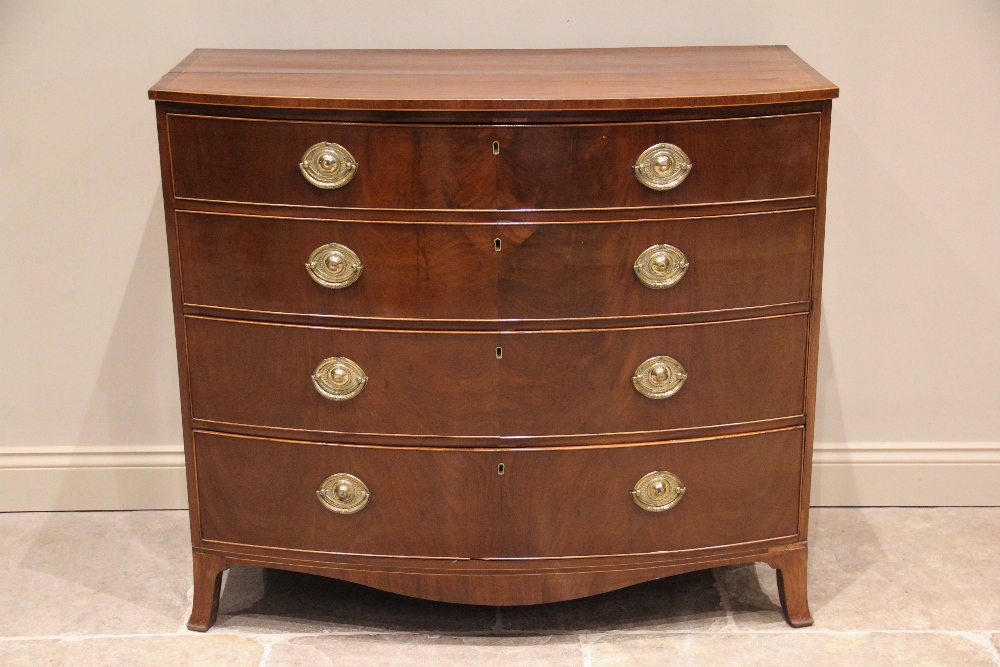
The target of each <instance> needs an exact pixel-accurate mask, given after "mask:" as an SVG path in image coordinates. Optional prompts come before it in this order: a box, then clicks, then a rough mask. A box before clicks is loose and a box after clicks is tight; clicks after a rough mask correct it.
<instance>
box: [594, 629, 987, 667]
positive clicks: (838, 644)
mask: <svg viewBox="0 0 1000 667" xmlns="http://www.w3.org/2000/svg"><path fill="white" fill-rule="evenodd" d="M588 648H589V651H590V657H591V662H590V664H591V665H592V666H593V667H626V666H627V667H632V666H633V665H658V664H669V665H670V667H703V666H704V665H711V666H712V667H831V665H871V666H872V667H914V666H915V665H919V666H920V667H996V663H995V662H994V661H993V657H992V656H991V655H990V652H989V649H987V648H986V647H984V646H982V645H980V644H976V643H974V642H972V641H970V640H969V639H966V638H964V637H960V636H957V635H949V634H943V633H929V632H920V633H856V634H855V633H844V634H831V633H822V632H808V631H805V632H804V631H801V630H800V631H788V632H772V633H768V632H760V633H742V632H741V633H729V634H719V633H714V634H713V633H704V634H683V633H677V634H659V635H628V634H618V635H616V634H607V635H603V636H601V637H599V638H597V639H596V641H594V642H593V643H592V644H589V646H588Z"/></svg>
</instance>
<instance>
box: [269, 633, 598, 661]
mask: <svg viewBox="0 0 1000 667" xmlns="http://www.w3.org/2000/svg"><path fill="white" fill-rule="evenodd" d="M583 664H584V662H583V650H582V648H581V646H580V643H579V640H578V639H577V637H576V635H567V636H565V637H556V638H550V637H517V638H513V637H502V638H501V637H436V636H432V635H411V634H403V635H323V636H319V637H298V638H295V639H291V640H289V641H288V642H285V643H278V644H275V645H274V646H272V648H271V653H270V655H269V656H268V658H267V660H266V662H265V663H264V665H265V667H314V666H316V665H378V666H379V667H397V666H398V667H424V666H428V667H458V666H462V667H468V666H469V665H474V666H475V667H522V666H523V667H538V666H539V665H544V666H545V667H582V666H583Z"/></svg>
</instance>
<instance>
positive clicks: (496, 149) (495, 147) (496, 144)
mask: <svg viewBox="0 0 1000 667" xmlns="http://www.w3.org/2000/svg"><path fill="white" fill-rule="evenodd" d="M493 154H494V155H500V142H499V141H494V142H493Z"/></svg>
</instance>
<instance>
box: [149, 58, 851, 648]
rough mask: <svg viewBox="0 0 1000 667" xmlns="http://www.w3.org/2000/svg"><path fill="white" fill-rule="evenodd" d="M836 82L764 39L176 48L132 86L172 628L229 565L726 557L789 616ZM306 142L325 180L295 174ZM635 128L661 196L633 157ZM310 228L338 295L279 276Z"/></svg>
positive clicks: (422, 572)
mask: <svg viewBox="0 0 1000 667" xmlns="http://www.w3.org/2000/svg"><path fill="white" fill-rule="evenodd" d="M837 93H838V91H837V89H836V87H834V86H833V85H832V84H831V83H830V82H829V81H827V80H826V79H824V78H823V77H822V76H820V75H819V74H817V73H816V72H815V71H813V70H812V69H811V68H810V67H809V66H808V65H806V64H805V63H804V62H802V61H801V60H800V59H799V58H798V57H797V56H795V54H793V53H792V52H791V51H789V50H788V49H787V47H705V48H648V49H606V50H601V49H593V50H588V49H583V50H559V51H532V50H527V51H224V50H198V51H195V52H194V53H192V54H191V55H190V56H189V57H188V58H187V59H186V60H185V61H184V62H182V63H181V64H180V65H178V67H177V68H175V69H174V70H173V71H171V72H170V73H168V74H167V75H166V76H165V77H164V78H163V79H162V80H161V81H160V83H158V84H157V85H156V86H154V87H153V88H152V89H151V90H150V93H149V94H150V97H151V98H152V99H154V100H156V103H157V123H158V129H159V139H160V165H161V171H162V175H163V190H164V203H165V209H166V222H167V230H168V235H167V238H168V245H169V251H170V271H171V280H172V285H173V298H174V316H175V327H176V328H175V331H176V334H177V348H178V363H179V368H180V377H181V399H182V409H183V420H184V434H185V457H186V461H187V473H188V492H189V502H190V517H191V539H192V553H193V558H194V585H195V586H194V602H193V609H192V613H191V618H190V620H189V623H188V627H190V628H191V629H194V630H206V629H208V628H209V627H210V626H211V625H212V624H213V623H214V621H215V615H216V613H217V609H218V602H219V594H220V588H221V581H222V576H221V575H222V572H223V571H224V570H225V569H226V568H228V567H231V566H233V565H252V566H264V567H276V568H284V569H289V570H296V571H301V572H310V573H315V574H322V575H326V576H332V577H338V578H341V579H345V580H348V581H353V582H357V583H361V584H365V585H369V586H376V587H379V588H382V589H385V590H389V591H394V592H397V593H402V594H406V595H414V596H419V597H423V598H427V599H434V600H442V601H447V602H462V603H469V604H492V605H514V604H535V603H545V602H554V601H559V600H567V599H571V598H576V597H582V596H586V595H592V594H596V593H600V592H604V591H608V590H613V589H615V588H621V587H624V586H629V585H632V584H636V583H639V582H643V581H649V580H651V579H655V578H658V577H663V576H668V575H671V574H677V573H680V572H687V571H691V570H697V569H702V568H708V567H716V566H721V565H728V564H735V563H751V562H755V561H760V562H765V563H768V564H769V565H771V566H772V567H774V568H775V569H776V570H777V571H778V582H779V591H780V598H781V604H782V609H783V611H784V613H785V617H786V619H787V620H788V622H789V623H790V624H791V625H793V626H796V627H798V626H802V625H808V624H810V623H812V619H811V617H810V615H809V608H808V603H807V595H806V570H807V567H806V562H807V555H806V554H807V546H806V539H807V528H808V503H809V492H810V478H811V467H812V466H811V460H812V442H813V430H814V423H815V415H814V412H815V387H816V364H817V354H818V342H819V321H820V320H819V305H820V284H821V277H822V258H823V229H824V217H825V194H826V171H827V154H828V142H829V128H830V109H831V100H832V98H834V97H836V96H837ZM321 142H335V143H337V144H339V145H341V146H342V147H343V148H344V149H346V150H347V151H349V152H350V154H351V155H352V156H353V157H354V159H355V160H356V161H357V169H356V172H355V173H354V175H353V178H352V179H351V180H350V181H349V182H346V184H343V183H342V184H340V185H341V187H337V188H332V189H327V188H320V187H317V186H316V185H314V184H313V183H311V182H310V181H309V180H307V179H306V178H305V176H304V175H303V173H302V171H301V170H300V166H299V163H300V161H301V160H302V159H303V155H304V154H305V153H306V151H307V150H308V149H310V147H312V146H314V145H315V144H319V143H321ZM658 144H671V145H674V146H676V147H678V148H679V149H680V150H682V151H683V153H684V154H685V155H686V156H687V157H688V159H689V160H690V162H691V165H692V166H691V169H690V170H689V171H688V172H687V173H686V177H685V178H684V179H683V181H682V182H680V183H679V184H678V185H676V187H673V188H669V189H665V190H655V189H651V188H649V187H646V186H645V185H643V183H641V182H640V181H639V180H638V179H637V177H636V172H635V170H634V168H633V165H634V164H635V163H636V160H637V158H638V156H639V155H640V154H642V153H643V152H644V151H646V149H648V148H650V147H652V146H655V145H658ZM670 150H673V149H670ZM665 166H669V165H665ZM329 244H339V245H338V246H336V247H343V248H346V249H348V250H347V251H348V252H349V253H353V254H354V255H356V256H357V257H358V258H359V261H360V263H361V264H362V265H363V269H362V268H358V267H355V268H354V269H352V271H354V274H355V275H354V277H356V278H357V279H356V280H355V281H354V282H353V283H351V284H349V285H348V286H346V287H343V288H340V289H332V288H331V287H330V286H329V285H326V286H324V285H323V284H320V282H317V280H314V279H313V278H312V277H311V276H310V273H309V272H308V271H307V269H306V262H307V261H309V258H310V256H311V255H312V253H313V252H314V251H315V250H317V249H318V248H321V247H323V246H328V245H329ZM664 245H669V246H671V247H673V248H675V249H677V250H678V251H680V252H681V253H682V254H683V258H684V263H686V264H685V265H686V272H685V273H684V275H683V277H682V278H681V279H680V280H679V281H678V282H676V284H674V285H673V286H671V287H668V288H666V289H653V288H651V287H650V286H649V285H648V284H644V282H643V279H641V278H640V277H639V275H638V274H637V272H636V271H635V270H633V264H635V262H636V261H637V258H638V257H640V255H642V254H643V253H644V252H645V251H647V249H649V248H653V247H663V246H664ZM650 252H652V251H650ZM671 252H673V251H671ZM348 259H349V257H348ZM338 266H343V265H337V264H336V263H334V264H331V265H330V267H331V268H330V270H336V269H337V268H338ZM662 268H663V267H660V269H662ZM315 269H316V267H315V266H314V267H313V269H312V270H313V271H314V272H315ZM660 269H657V270H660ZM358 271H360V275H357V272H358ZM639 273H641V271H640V272H639ZM645 279H646V281H647V283H648V281H649V277H648V276H646V278H645ZM331 358H332V359H334V361H332V362H328V363H332V364H333V365H332V366H327V368H328V369H337V368H339V369H340V370H341V371H343V373H344V374H340V375H338V374H336V373H334V374H333V375H329V376H323V375H322V374H320V375H318V376H316V378H318V379H315V378H314V376H313V374H314V373H315V372H317V368H318V366H319V364H320V362H323V361H324V360H325V359H331ZM345 360H349V362H347V361H345ZM647 360H652V361H650V362H649V363H652V364H654V366H653V368H654V369H655V368H659V369H661V370H660V372H659V375H656V374H655V373H654V375H652V376H648V377H646V376H644V378H640V379H638V380H634V379H633V374H634V373H636V372H637V368H639V367H640V366H642V365H643V364H644V362H647ZM657 360H659V361H657ZM664 360H666V361H664ZM338 364H339V365H338ZM351 364H356V367H354V366H352V365H351ZM655 364H660V365H659V366H656V365H655ZM677 364H680V365H677ZM681 366H682V367H683V371H682V372H683V373H684V374H685V375H684V381H683V385H682V386H681V387H680V389H679V390H678V391H677V392H676V393H675V394H674V395H671V396H669V397H668V398H663V399H654V398H649V397H647V396H646V395H644V394H642V393H640V391H639V390H638V389H637V387H639V388H643V387H645V389H644V391H647V392H648V391H650V390H649V388H648V387H649V382H653V383H654V384H655V383H656V382H661V381H667V379H669V377H674V378H675V379H676V377H678V376H669V374H668V369H673V370H670V371H669V372H670V373H676V372H681V371H679V369H680V368H681ZM352 368H357V369H360V372H363V373H364V374H365V376H366V378H367V383H366V384H365V385H364V387H363V389H362V390H361V391H360V393H356V395H353V396H351V397H350V398H348V400H331V398H330V396H333V397H334V398H336V397H337V392H338V391H341V389H338V387H339V386H341V385H338V384H337V383H340V382H341V381H342V380H344V379H345V378H349V377H350V374H351V373H355V370H352ZM345 369H346V370H345ZM330 372H331V373H333V371H332V370H331V371H330ZM338 372H340V371H338ZM317 382H318V383H319V384H315V383H317ZM324 382H325V383H327V384H325V385H324V384H323V383H324ZM329 383H333V384H329ZM644 383H646V384H644ZM343 386H353V385H350V384H349V383H348V384H347V385H343ZM317 387H320V388H323V387H325V389H324V391H325V392H326V393H327V395H326V396H324V395H321V393H320V391H318V389H317ZM331 387H332V389H331ZM331 391H332V392H333V393H332V394H331V393H330V392H331ZM344 475H347V477H345V476H344ZM345 480H346V481H345ZM642 480H649V481H648V483H645V482H642ZM644 483H645V484H646V486H642V484H644ZM324 485H325V486H324ZM634 489H635V490H634ZM364 493H368V494H369V495H367V496H365V495H364ZM634 494H635V497H633V496H634ZM664 494H667V495H664ZM359 498H361V499H363V500H364V501H365V502H362V503H361V505H351V504H350V503H353V502H356V501H357V500H358V499H359ZM664 499H672V500H671V501H670V502H669V503H667V500H664ZM661 501H662V502H661ZM658 502H661V504H660V505H657V503H658ZM365 503H366V504H365ZM358 507H360V509H358ZM345 508H346V509H345ZM657 509H659V510H662V511H654V510H657ZM335 510H336V511H335ZM353 510H356V511H353Z"/></svg>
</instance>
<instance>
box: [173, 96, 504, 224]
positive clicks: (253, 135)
mask: <svg viewBox="0 0 1000 667" xmlns="http://www.w3.org/2000/svg"><path fill="white" fill-rule="evenodd" d="M168 122H169V129H170V143H171V151H172V153H173V154H174V156H175V157H174V159H173V178H174V188H175V195H176V196H177V197H179V198H182V199H206V200H222V201H233V202H262V203H269V204H300V205H306V206H328V207H347V208H351V207H362V208H404V209H411V208H412V209H419V208H430V209H442V208H460V209H489V208H493V202H494V200H495V199H496V157H495V156H494V155H493V141H494V140H495V138H496V131H495V130H494V129H493V128H491V127H489V126H475V125H472V126H455V125H448V126H436V125H388V124H351V123H306V122H283V121H251V120H241V119H229V118H211V117H203V116H181V115H170V116H168ZM322 141H328V142H333V143H338V144H341V145H342V146H344V147H345V148H346V149H347V150H348V151H350V152H351V154H352V155H353V156H354V158H355V160H357V162H358V170H357V173H356V174H355V176H354V178H353V179H352V180H351V181H350V182H349V183H348V184H347V185H345V186H343V187H341V188H338V189H335V190H324V189H322V188H318V187H316V186H314V185H312V184H311V183H309V182H308V181H307V180H306V179H305V177H304V176H303V175H302V173H301V171H300V170H299V162H301V160H302V156H303V154H304V153H305V152H306V150H307V149H308V148H309V147H310V146H312V145H314V144H317V143H319V142H322Z"/></svg>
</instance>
